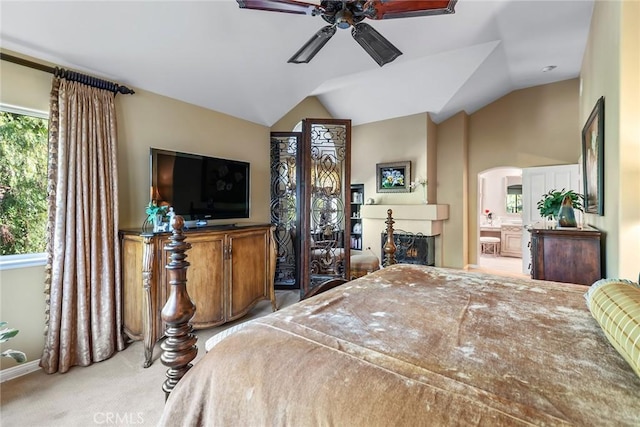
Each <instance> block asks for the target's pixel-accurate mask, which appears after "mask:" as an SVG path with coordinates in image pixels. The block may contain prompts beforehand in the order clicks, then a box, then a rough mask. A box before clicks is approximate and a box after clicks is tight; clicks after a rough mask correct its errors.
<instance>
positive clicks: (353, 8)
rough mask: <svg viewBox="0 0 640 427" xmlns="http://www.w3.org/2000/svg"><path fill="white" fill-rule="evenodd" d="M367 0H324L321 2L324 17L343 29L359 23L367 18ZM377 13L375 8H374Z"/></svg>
mask: <svg viewBox="0 0 640 427" xmlns="http://www.w3.org/2000/svg"><path fill="white" fill-rule="evenodd" d="M365 3H366V2H365V1H362V0H356V1H330V0H323V1H322V2H321V4H320V9H321V10H322V11H323V12H322V19H324V20H325V21H327V22H328V23H329V24H332V25H335V26H337V27H338V28H341V29H343V30H345V29H347V28H349V27H351V26H353V25H355V24H357V23H358V22H360V21H362V20H363V19H364V18H366V14H365V12H364V5H365ZM373 13H374V15H375V10H373Z"/></svg>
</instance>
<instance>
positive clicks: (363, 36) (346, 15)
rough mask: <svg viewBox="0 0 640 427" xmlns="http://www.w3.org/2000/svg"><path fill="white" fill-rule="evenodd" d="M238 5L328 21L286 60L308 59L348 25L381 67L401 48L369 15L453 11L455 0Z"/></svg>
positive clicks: (286, 0) (287, 0) (257, 0)
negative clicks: (383, 33) (368, 20)
mask: <svg viewBox="0 0 640 427" xmlns="http://www.w3.org/2000/svg"><path fill="white" fill-rule="evenodd" d="M236 1H237V2H238V4H239V5H240V7H241V8H244V9H257V10H267V11H272V12H284V13H295V14H299V15H311V16H317V15H320V16H321V17H322V19H324V20H325V21H326V22H328V23H329V24H330V25H327V26H325V27H322V28H321V29H320V30H319V31H318V32H317V33H316V34H314V35H313V37H311V39H309V41H308V42H307V43H305V44H304V46H302V47H301V48H300V50H298V51H297V52H296V53H295V54H294V55H293V56H292V57H291V58H290V59H289V61H288V62H292V63H294V64H300V63H308V62H309V61H311V59H313V57H314V56H315V55H316V54H317V53H318V52H319V51H320V49H322V47H323V46H324V45H325V44H327V42H328V41H329V39H330V38H331V37H333V35H334V34H335V33H336V29H337V28H341V29H347V28H350V27H351V35H352V36H353V38H354V39H355V40H356V41H357V42H358V43H359V44H360V46H362V47H363V48H364V50H366V51H367V53H368V54H369V55H371V57H372V58H373V59H374V61H376V62H377V63H378V65H380V66H381V67H382V66H383V65H384V64H386V63H388V62H391V61H393V60H394V59H396V58H397V57H398V56H400V55H402V52H400V50H399V49H398V48H397V47H395V46H394V45H393V44H391V42H390V41H389V40H387V39H386V38H384V37H383V36H382V35H381V34H380V33H379V32H378V31H376V30H375V29H374V28H373V27H372V26H371V25H369V24H366V23H364V22H362V21H363V20H364V19H365V18H368V19H395V18H409V17H413V16H425V15H443V14H451V13H454V12H455V11H454V6H455V3H456V1H457V0H336V1H333V0H322V1H316V2H315V3H311V2H306V1H298V0H236Z"/></svg>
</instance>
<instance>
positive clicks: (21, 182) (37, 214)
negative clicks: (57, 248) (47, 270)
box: [0, 105, 49, 264]
mask: <svg viewBox="0 0 640 427" xmlns="http://www.w3.org/2000/svg"><path fill="white" fill-rule="evenodd" d="M48 124H49V121H48V114H47V113H42V112H38V111H33V110H26V109H21V108H17V107H11V106H7V105H0V258H3V257H2V256H4V255H24V254H34V253H42V252H44V251H45V244H46V240H45V239H46V237H45V235H46V225H47V151H48V143H47V140H48ZM18 258H19V259H22V260H24V259H25V258H24V256H21V257H18ZM5 261H6V262H9V260H8V259H3V260H2V263H3V264H4V263H5ZM13 264H15V259H14V261H13Z"/></svg>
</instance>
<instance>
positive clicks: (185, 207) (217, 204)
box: [150, 148, 250, 221]
mask: <svg viewBox="0 0 640 427" xmlns="http://www.w3.org/2000/svg"><path fill="white" fill-rule="evenodd" d="M249 166H250V165H249V163H248V162H243V161H238V160H229V159H220V158H217V157H207V156H202V155H198V154H189V153H180V152H176V151H170V150H162V149H158V148H151V168H150V169H151V195H152V198H153V199H155V200H156V202H157V204H158V205H169V206H173V211H174V212H175V213H176V214H177V215H182V216H183V217H184V219H185V220H187V221H189V220H209V219H231V218H249V200H250V194H249V181H250V179H249V177H250V175H249V172H250V167H249Z"/></svg>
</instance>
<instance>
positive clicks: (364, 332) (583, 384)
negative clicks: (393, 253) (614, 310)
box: [161, 265, 640, 426]
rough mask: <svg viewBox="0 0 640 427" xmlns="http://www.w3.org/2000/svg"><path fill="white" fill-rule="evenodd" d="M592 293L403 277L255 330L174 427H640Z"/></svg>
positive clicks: (632, 378) (215, 362)
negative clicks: (591, 305) (589, 303)
mask: <svg viewBox="0 0 640 427" xmlns="http://www.w3.org/2000/svg"><path fill="white" fill-rule="evenodd" d="M586 289H587V288H586V287H584V286H580V285H570V284H561V283H553V282H542V281H533V280H524V279H510V278H505V277H499V276H491V275H485V274H477V273H468V272H464V271H459V270H449V269H441V268H433V267H422V266H412V265H396V266H393V267H388V268H386V269H383V270H381V271H378V272H375V273H372V274H370V275H368V276H365V277H363V278H360V279H358V280H354V281H352V282H349V283H347V284H345V285H343V286H340V287H338V288H336V289H333V290H331V291H328V292H326V293H324V294H321V295H318V296H317V297H314V298H311V299H309V300H306V301H303V302H301V303H299V304H294V305H293V306H290V307H288V308H286V309H283V310H280V311H278V312H276V313H273V314H272V315H269V316H266V317H263V318H259V319H257V320H255V321H252V322H250V324H249V325H248V326H247V327H246V328H242V329H240V330H239V331H237V332H235V333H233V334H230V335H229V336H228V337H226V338H224V339H223V340H221V341H220V342H219V343H218V344H217V345H216V346H214V348H213V349H212V350H211V351H210V352H209V353H208V354H207V355H206V356H205V357H204V358H203V359H202V360H201V361H200V362H198V363H197V365H196V366H195V367H194V368H193V369H191V370H190V371H189V372H188V373H187V375H186V376H185V377H184V378H183V379H182V381H181V382H180V383H179V384H178V386H177V387H176V389H175V390H174V391H173V392H172V395H171V396H170V398H169V401H168V402H167V406H166V409H165V412H164V414H163V417H162V421H161V424H163V425H170V426H178V425H180V426H182V425H193V426H196V425H198V426H200V425H217V426H275V425H289V426H312V425H313V426H315V425H327V426H328V425H334V426H439V425H488V426H499V425H509V426H512V425H576V426H590V425H592V426H602V425H636V426H637V425H640V378H638V376H636V375H635V373H634V372H633V371H632V369H631V368H630V367H629V366H628V365H627V364H626V362H625V360H624V359H623V358H622V357H621V356H620V355H619V354H618V353H617V352H616V351H615V350H614V349H613V347H612V346H611V345H610V344H609V343H608V342H607V340H606V338H605V337H604V335H603V333H602V332H601V330H600V328H599V326H598V325H597V323H596V322H595V320H594V319H593V318H592V317H591V315H590V314H589V311H588V310H587V308H586V305H585V300H584V297H583V294H584V292H585V291H586Z"/></svg>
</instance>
